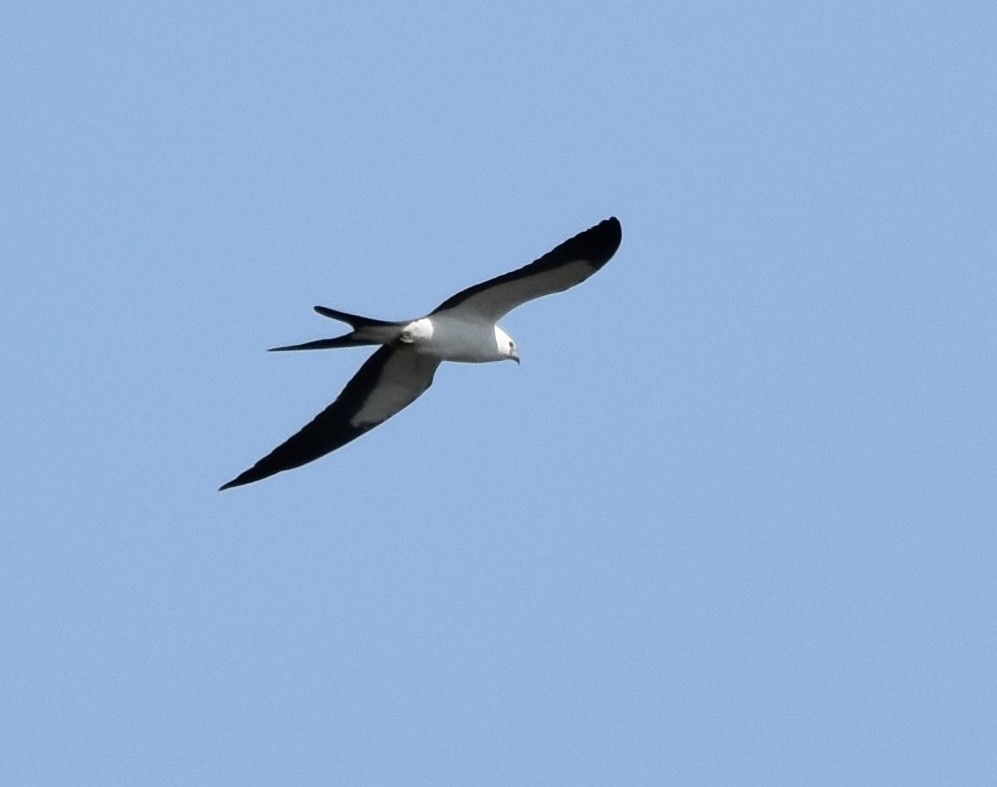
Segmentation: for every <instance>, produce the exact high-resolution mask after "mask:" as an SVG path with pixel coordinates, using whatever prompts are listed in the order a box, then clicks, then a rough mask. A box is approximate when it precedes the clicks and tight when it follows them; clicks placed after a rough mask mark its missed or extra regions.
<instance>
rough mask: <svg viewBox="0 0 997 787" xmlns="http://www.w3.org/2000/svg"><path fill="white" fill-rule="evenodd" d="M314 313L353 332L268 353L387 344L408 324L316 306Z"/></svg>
mask: <svg viewBox="0 0 997 787" xmlns="http://www.w3.org/2000/svg"><path fill="white" fill-rule="evenodd" d="M315 311H317V312H318V313H319V314H321V315H322V316H323V317H328V318H329V319H331V320H339V321H340V322H345V323H346V324H347V325H349V326H350V327H351V328H352V329H353V330H352V331H351V332H350V333H348V334H346V335H344V336H336V337H334V338H332V339H316V340H315V341H313V342H305V343H304V344H289V345H286V346H284V347H271V348H270V352H285V351H287V350H329V349H332V348H335V347H359V346H361V345H365V344H388V343H390V342H393V341H394V340H395V339H397V338H398V337H399V336H400V335H401V332H402V328H404V327H405V326H406V325H408V322H388V321H387V320H375V319H372V318H370V317H361V316H360V315H358V314H349V313H348V312H340V311H336V310H335V309H330V308H328V307H327V306H316V307H315Z"/></svg>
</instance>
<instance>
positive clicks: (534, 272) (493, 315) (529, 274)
mask: <svg viewBox="0 0 997 787" xmlns="http://www.w3.org/2000/svg"><path fill="white" fill-rule="evenodd" d="M622 238H623V230H622V228H621V227H620V222H619V220H618V219H616V218H610V219H606V220H605V221H603V222H601V223H599V224H596V225H595V226H594V227H592V228H591V229H587V230H585V232H582V233H579V234H578V235H575V237H573V238H572V239H571V240H566V241H565V242H564V243H562V244H561V245H560V246H558V247H557V248H556V249H554V250H553V251H551V252H548V253H547V254H545V255H544V256H543V257H541V258H540V259H538V260H536V261H534V262H531V263H530V264H529V265H526V266H524V267H522V268H520V269H519V270H515V271H512V272H511V273H506V274H503V275H502V276H496V277H495V278H494V279H489V280H488V281H485V282H482V283H481V284H475V285H474V286H473V287H468V288H467V289H466V290H462V291H461V292H458V293H457V294H456V295H452V296H451V297H449V298H447V299H446V300H445V301H443V303H441V304H440V305H439V306H437V307H436V309H435V311H433V314H437V313H439V312H443V311H449V312H452V313H453V314H454V315H455V316H457V315H459V314H460V313H465V314H467V315H468V316H469V317H474V318H479V319H486V320H489V321H491V322H495V321H496V320H498V319H499V318H500V317H502V316H503V315H504V314H506V313H507V312H509V311H512V310H513V309H515V308H516V307H517V306H519V305H520V304H522V303H525V302H526V301H529V300H533V299H534V298H539V297H541V296H543V295H550V294H551V293H554V292H561V291H562V290H566V289H568V288H569V287H574V286H575V285H576V284H581V282H583V281H585V280H586V279H587V278H588V277H589V276H591V275H592V274H593V273H595V272H596V271H597V270H599V268H601V267H602V266H603V265H605V264H606V263H607V262H609V259H610V257H612V256H613V255H614V254H615V253H616V250H617V249H618V248H619V247H620V241H621V240H622Z"/></svg>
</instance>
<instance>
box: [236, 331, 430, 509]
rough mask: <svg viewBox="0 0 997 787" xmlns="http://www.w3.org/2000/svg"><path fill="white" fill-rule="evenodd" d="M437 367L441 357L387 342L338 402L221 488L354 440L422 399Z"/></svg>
mask: <svg viewBox="0 0 997 787" xmlns="http://www.w3.org/2000/svg"><path fill="white" fill-rule="evenodd" d="M439 365H440V362H439V361H438V360H436V359H434V358H428V357H426V356H423V355H419V354H417V353H416V352H415V351H414V350H412V349H411V348H409V347H395V346H392V345H384V346H383V347H381V348H380V349H379V350H378V351H377V352H375V353H374V354H373V355H372V356H370V358H368V359H367V361H366V362H365V363H364V365H363V366H361V367H360V370H359V371H358V372H357V373H356V374H355V375H354V376H353V379H352V380H350V381H349V382H348V383H347V384H346V387H345V388H344V389H343V392H342V393H341V394H340V395H339V397H338V398H337V399H336V401H335V402H333V403H332V404H330V405H329V406H328V407H326V408H325V409H324V410H323V411H322V412H321V413H319V414H318V415H317V416H315V418H314V419H313V420H312V422H311V423H309V424H308V425H307V426H305V427H304V428H303V429H302V430H301V431H300V432H298V433H297V434H296V435H294V436H293V437H290V438H288V439H287V440H286V441H285V442H283V443H281V444H280V445H279V446H277V447H276V448H275V449H274V450H273V451H271V452H270V453H269V454H267V455H266V456H265V457H263V458H262V459H261V460H260V461H259V462H257V463H256V464H255V465H253V466H252V467H251V468H249V470H247V471H246V472H244V473H242V474H241V475H239V476H237V477H236V478H234V479H232V480H231V481H229V482H228V483H227V484H225V485H224V486H222V487H221V488H220V489H219V491H221V490H222V489H229V488H231V487H233V486H242V485H243V484H251V483H253V482H254V481H259V480H260V479H262V478H266V477H267V476H271V475H274V473H280V472H282V471H284V470H290V469H292V468H294V467H300V466H301V465H303V464H307V463H308V462H312V461H314V460H316V459H318V458H319V457H320V456H325V455H326V454H328V453H329V452H330V451H335V450H336V449H337V448H340V447H341V446H344V445H346V444H347V443H348V442H350V441H351V440H355V439H356V438H358V437H359V436H360V435H362V434H364V433H365V432H368V431H370V430H371V429H373V428H374V427H375V426H377V425H378V424H382V423H384V422H385V421H387V420H388V419H389V418H390V417H391V416H393V415H394V414H395V413H397V412H398V411H399V410H401V409H402V408H404V407H407V406H408V405H410V404H411V403H412V402H414V401H415V400H416V399H418V398H419V396H420V395H421V394H422V393H423V392H424V391H425V390H426V389H427V388H429V386H430V385H432V384H433V376H434V375H435V374H436V369H437V367H438V366H439Z"/></svg>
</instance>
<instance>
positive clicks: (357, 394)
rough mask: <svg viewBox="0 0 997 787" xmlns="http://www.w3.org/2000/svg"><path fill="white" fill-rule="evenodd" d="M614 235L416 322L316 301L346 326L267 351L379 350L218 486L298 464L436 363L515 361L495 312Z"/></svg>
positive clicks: (597, 263)
mask: <svg viewBox="0 0 997 787" xmlns="http://www.w3.org/2000/svg"><path fill="white" fill-rule="evenodd" d="M622 237H623V235H622V229H621V227H620V222H619V220H618V219H616V218H609V219H606V220H605V221H602V222H600V223H599V224H596V225H595V226H594V227H591V228H590V229H587V230H585V231H584V232H581V233H579V234H578V235H576V236H575V237H573V238H571V239H570V240H566V241H565V242H564V243H562V244H561V245H560V246H558V247H557V248H556V249H554V250H553V251H550V252H548V253H547V254H545V255H544V256H542V257H541V258H540V259H538V260H535V261H534V262H531V263H530V264H529V265H525V266H524V267H522V268H520V269H518V270H515V271H511V272H510V273H506V274H503V275H502V276H496V277H495V278H494V279H489V280H488V281H485V282H482V283H480V284H475V285H474V286H473V287H468V288H467V289H466V290H461V291H460V292H458V293H457V294H456V295H452V296H450V297H449V298H447V299H446V300H445V301H443V303H441V304H440V305H439V306H437V307H436V308H435V309H434V310H433V311H432V312H430V313H429V314H428V315H426V316H425V317H420V318H419V319H417V320H403V321H402V322H386V321H384V320H373V319H370V318H368V317H358V316H357V315H355V314H347V313H346V312H340V311H336V310H334V309H329V308H326V307H325V306H316V307H315V311H317V312H318V313H319V314H321V315H322V316H323V317H329V318H331V319H333V320H339V321H340V322H344V323H346V324H347V325H349V326H350V327H351V328H352V329H353V330H352V331H351V332H350V333H348V334H345V335H343V336H337V337H335V338H333V339H319V340H317V341H313V342H306V343H304V344H294V345H289V346H286V347H274V348H273V351H276V352H283V351H288V350H322V349H328V348H332V347H356V346H359V345H377V344H379V345H381V346H380V348H379V349H378V350H377V351H376V352H374V354H373V355H371V356H370V358H368V359H367V361H366V362H365V363H364V365H363V366H361V367H360V370H359V371H358V372H357V373H356V374H355V375H354V376H353V379H352V380H350V381H349V382H348V383H347V384H346V387H345V388H344V389H343V392H342V393H341V394H339V397H338V398H337V399H336V401H334V402H333V403H332V404H330V405H329V406H328V407H327V408H325V410H323V411H322V412H321V413H319V414H318V415H317V416H315V418H314V419H313V420H312V421H311V422H310V423H309V424H308V425H307V426H305V427H304V428H302V429H301V431H299V432H298V433H297V434H295V435H293V436H292V437H289V438H288V439H287V440H286V441H285V442H283V443H281V444H280V445H279V446H277V447H276V448H275V449H274V450H273V451H271V452H270V453H269V454H267V455H266V456H264V457H263V458H262V459H261V460H260V461H258V462H257V463H256V464H255V465H253V466H252V467H251V468H249V469H248V470H246V471H245V472H244V473H242V474H240V475H238V476H236V477H235V478H233V479H232V480H231V481H229V482H228V483H227V484H224V485H223V486H222V487H221V488H220V489H219V491H221V490H224V489H229V488H231V487H233V486H242V485H243V484H251V483H253V482H254V481H259V480H261V479H263V478H267V477H268V476H272V475H274V474H275V473H281V472H283V471H284V470H291V469H292V468H295V467H300V466H301V465H303V464H307V463H308V462H312V461H314V460H316V459H318V458H319V457H321V456H325V455H326V454H328V453H329V452H331V451H335V450H336V449H337V448H340V447H342V446H344V445H346V444H347V443H348V442H350V441H351V440H355V439H356V438H357V437H359V436H360V435H362V434H364V433H365V432H368V431H370V430H371V429H373V428H374V427H375V426H377V425H379V424H382V423H384V422H385V421H387V420H388V419H389V418H390V417H391V416H393V415H394V414H395V413H397V412H399V411H400V410H402V409H403V408H405V407H407V406H408V405H410V404H412V402H414V401H415V400H416V399H417V398H419V396H421V395H422V394H423V393H424V392H425V391H426V390H427V389H428V388H429V386H430V385H432V383H433V375H435V374H436V368H437V367H438V366H439V365H440V363H442V362H443V361H460V362H463V363H487V362H489V361H505V360H511V361H515V362H516V363H519V354H518V352H517V350H516V342H515V341H513V339H512V337H511V336H510V335H509V334H507V333H506V332H505V331H504V330H502V328H501V327H499V325H498V320H499V319H501V318H502V317H503V316H504V315H505V314H507V313H508V312H510V311H512V310H513V309H515V308H516V307H517V306H519V305H521V304H523V303H525V302H526V301H530V300H533V299H534V298H540V297H541V296H544V295H550V294H551V293H555V292H562V291H563V290H566V289H568V288H569V287H574V286H575V285H576V284H580V283H581V282H583V281H585V280H586V279H587V278H588V277H589V276H591V275H592V274H593V273H595V272H596V271H597V270H599V269H600V268H601V267H602V266H603V265H605V264H606V263H607V262H609V259H610V258H611V257H612V256H613V254H615V253H616V250H617V249H618V248H619V246H620V241H621V240H622Z"/></svg>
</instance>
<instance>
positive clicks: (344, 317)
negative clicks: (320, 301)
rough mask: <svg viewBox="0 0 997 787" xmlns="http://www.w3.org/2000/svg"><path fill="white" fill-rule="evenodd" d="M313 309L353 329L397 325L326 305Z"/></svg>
mask: <svg viewBox="0 0 997 787" xmlns="http://www.w3.org/2000/svg"><path fill="white" fill-rule="evenodd" d="M315 311H317V312H318V313H319V314H321V315H322V316H323V317H328V318H329V319H330V320H339V321H340V322H345V323H346V324H347V325H349V326H350V327H351V328H353V330H357V329H358V328H365V327H367V326H371V327H380V328H384V327H386V326H389V325H397V324H398V323H395V322H387V321H385V320H375V319H372V318H371V317H361V316H360V315H358V314H349V313H348V312H338V311H336V310H335V309H330V308H329V307H328V306H316V307H315Z"/></svg>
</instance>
